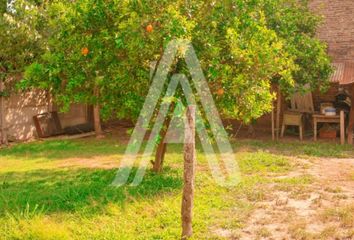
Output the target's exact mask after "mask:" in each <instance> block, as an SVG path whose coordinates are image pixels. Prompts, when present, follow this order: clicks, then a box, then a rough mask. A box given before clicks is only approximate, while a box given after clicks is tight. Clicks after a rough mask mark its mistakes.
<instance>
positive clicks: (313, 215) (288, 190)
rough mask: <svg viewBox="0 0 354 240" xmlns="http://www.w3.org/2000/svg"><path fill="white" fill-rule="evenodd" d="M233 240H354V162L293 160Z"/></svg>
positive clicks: (346, 160) (342, 160) (352, 160)
mask: <svg viewBox="0 0 354 240" xmlns="http://www.w3.org/2000/svg"><path fill="white" fill-rule="evenodd" d="M297 161H298V164H297V167H296V170H294V171H292V172H290V173H289V174H288V175H286V176H277V177H276V178H275V181H274V183H271V184H268V185H266V186H264V187H265V188H266V189H267V190H266V192H267V197H266V199H267V200H266V201H263V202H257V203H256V209H255V210H254V211H253V213H252V215H251V216H250V218H249V220H248V221H247V223H246V224H245V225H244V226H245V227H244V228H243V229H242V230H241V231H240V232H239V235H238V237H236V238H235V237H233V239H276V240H278V239H354V230H353V229H354V159H315V160H314V159H311V160H304V159H297Z"/></svg>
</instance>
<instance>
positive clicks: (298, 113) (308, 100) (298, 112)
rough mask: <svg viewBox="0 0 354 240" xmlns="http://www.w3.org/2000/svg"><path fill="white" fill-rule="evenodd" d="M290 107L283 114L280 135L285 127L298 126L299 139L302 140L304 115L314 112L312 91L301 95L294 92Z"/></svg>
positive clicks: (282, 134)
mask: <svg viewBox="0 0 354 240" xmlns="http://www.w3.org/2000/svg"><path fill="white" fill-rule="evenodd" d="M290 102H291V108H290V109H288V110H287V111H285V112H284V114H283V125H282V128H281V137H283V136H284V132H285V128H286V127H287V126H298V127H299V135H300V140H301V141H302V140H303V135H304V134H303V131H304V115H305V114H306V113H307V114H313V113H314V112H315V110H314V107H313V99H312V93H311V92H310V93H307V94H305V95H301V94H299V93H297V94H294V95H293V96H292V98H291V100H290Z"/></svg>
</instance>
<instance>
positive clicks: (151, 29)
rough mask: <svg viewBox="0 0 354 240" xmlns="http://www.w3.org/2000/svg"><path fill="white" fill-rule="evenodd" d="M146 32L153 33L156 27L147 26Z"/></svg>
mask: <svg viewBox="0 0 354 240" xmlns="http://www.w3.org/2000/svg"><path fill="white" fill-rule="evenodd" d="M146 31H147V32H148V33H151V32H152V31H154V27H153V26H152V25H151V24H149V25H147V26H146Z"/></svg>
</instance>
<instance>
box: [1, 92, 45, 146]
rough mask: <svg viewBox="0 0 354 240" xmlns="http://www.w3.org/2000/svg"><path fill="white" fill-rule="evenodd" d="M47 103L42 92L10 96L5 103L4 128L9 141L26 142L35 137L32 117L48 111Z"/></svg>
mask: <svg viewBox="0 0 354 240" xmlns="http://www.w3.org/2000/svg"><path fill="white" fill-rule="evenodd" d="M48 106H49V102H48V100H47V96H46V93H45V92H44V91H31V92H26V93H23V94H17V95H12V96H11V97H9V98H7V99H6V101H5V111H4V112H5V127H6V128H7V134H8V137H9V139H10V140H28V139H30V138H33V137H34V136H36V128H35V126H34V124H33V120H32V117H33V116H34V115H37V114H40V113H44V112H47V111H48Z"/></svg>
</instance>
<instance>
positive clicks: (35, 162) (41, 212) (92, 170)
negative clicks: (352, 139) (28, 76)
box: [0, 139, 349, 240]
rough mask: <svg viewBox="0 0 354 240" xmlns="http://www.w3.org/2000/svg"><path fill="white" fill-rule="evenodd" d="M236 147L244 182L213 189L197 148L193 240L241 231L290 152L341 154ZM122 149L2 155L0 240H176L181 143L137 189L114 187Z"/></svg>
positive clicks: (27, 150)
mask: <svg viewBox="0 0 354 240" xmlns="http://www.w3.org/2000/svg"><path fill="white" fill-rule="evenodd" d="M234 146H235V150H236V151H237V153H238V155H237V161H238V163H239V166H240V169H241V172H242V176H243V178H242V181H241V182H240V184H239V185H238V186H236V187H233V188H223V187H219V186H217V185H216V184H215V182H214V180H213V178H212V176H211V173H210V171H209V169H208V163H207V159H206V156H205V155H204V154H203V153H202V150H201V149H199V148H198V150H197V153H198V155H197V160H198V168H197V173H196V189H195V206H194V219H193V228H194V236H193V239H222V238H221V237H219V236H217V235H215V234H213V229H217V228H221V229H237V228H240V227H242V226H243V224H244V221H245V220H246V219H247V217H248V216H249V214H250V212H251V211H252V209H253V205H254V203H255V202H257V201H260V200H262V199H264V196H265V192H264V191H265V189H263V188H262V185H263V184H265V183H266V182H268V181H270V180H269V176H276V175H277V174H281V173H286V172H287V171H289V170H290V169H291V168H292V167H293V164H292V162H291V161H290V159H291V158H289V157H288V156H289V155H291V154H300V155H306V156H308V157H316V156H320V155H324V154H328V155H326V156H337V155H338V154H339V152H340V150H341V149H342V147H339V146H337V145H335V146H334V147H330V146H329V145H327V144H313V145H310V147H309V146H308V145H305V144H280V143H278V144H277V143H271V142H260V141H241V142H237V143H235V144H234ZM125 147H126V146H124V145H121V144H119V143H118V141H117V140H114V139H105V140H100V141H98V140H95V139H85V140H72V141H48V142H36V143H29V144H19V145H16V146H13V147H11V148H8V149H2V150H0V239H6V240H7V239H21V240H22V239H36V240H37V239H43V240H44V239H45V240H47V239H60V240H61V239H80V240H81V239H179V238H180V233H181V227H180V225H181V220H180V206H181V191H182V184H183V183H182V175H183V169H182V168H183V162H182V160H183V156H182V149H183V148H182V146H180V145H170V146H169V147H168V153H167V155H166V159H165V168H164V171H163V173H162V174H155V173H152V172H150V171H148V173H147V175H146V176H145V178H144V180H143V182H142V184H140V185H139V186H138V187H130V186H124V187H121V188H112V187H110V186H109V184H110V183H111V181H112V180H113V178H114V176H115V173H116V170H117V169H114V168H112V167H111V165H112V164H115V163H119V161H120V159H121V158H122V156H123V154H124V150H125ZM343 148H344V149H346V151H349V149H347V148H346V147H343ZM268 149H270V151H268ZM291 151H293V153H291ZM110 164H111V165H110ZM130 180H131V179H130ZM283 181H284V182H282V184H285V185H292V184H296V183H297V182H298V181H299V182H300V184H306V183H308V181H311V180H310V179H307V178H305V180H298V179H288V180H283ZM264 234H266V231H263V230H262V231H261V232H260V235H264Z"/></svg>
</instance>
